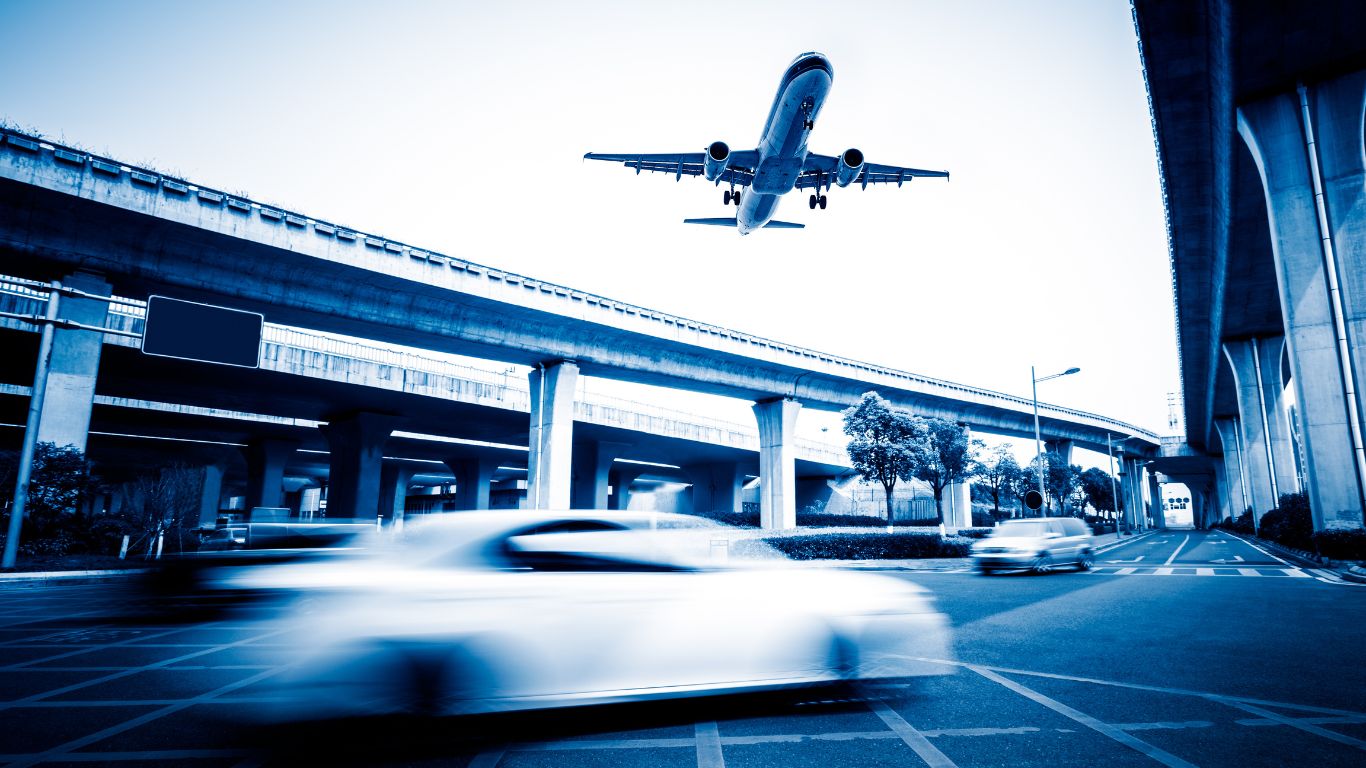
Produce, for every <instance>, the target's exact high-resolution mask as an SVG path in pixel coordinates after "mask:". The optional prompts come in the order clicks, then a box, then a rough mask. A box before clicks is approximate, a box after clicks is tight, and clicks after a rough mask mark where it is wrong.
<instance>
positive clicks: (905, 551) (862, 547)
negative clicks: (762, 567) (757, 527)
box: [732, 523, 972, 560]
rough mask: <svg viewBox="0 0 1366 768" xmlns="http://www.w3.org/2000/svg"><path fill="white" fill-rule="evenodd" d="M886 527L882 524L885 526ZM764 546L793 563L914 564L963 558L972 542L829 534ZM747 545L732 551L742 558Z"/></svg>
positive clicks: (736, 545) (922, 535) (921, 536)
mask: <svg viewBox="0 0 1366 768" xmlns="http://www.w3.org/2000/svg"><path fill="white" fill-rule="evenodd" d="M884 525H885V523H884ZM760 541H762V542H763V543H765V544H767V545H769V546H771V547H773V548H774V549H776V550H778V551H779V552H782V553H783V554H785V555H787V556H788V557H790V558H792V559H793V560H914V559H922V558H927V557H966V556H967V554H968V548H969V546H970V545H971V543H972V542H971V540H970V539H967V538H964V537H961V536H946V537H941V536H939V534H937V533H911V532H909V531H903V532H899V533H871V532H870V533H828V534H813V535H809V536H800V535H799V536H775V537H773V538H767V539H761V540H760ZM746 544H747V542H746V541H743V540H742V541H737V542H735V543H734V544H733V545H732V546H733V548H734V549H733V551H734V552H735V554H737V555H744V553H745V545H746Z"/></svg>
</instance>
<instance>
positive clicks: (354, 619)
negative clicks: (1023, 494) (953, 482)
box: [236, 510, 951, 719]
mask: <svg viewBox="0 0 1366 768" xmlns="http://www.w3.org/2000/svg"><path fill="white" fill-rule="evenodd" d="M745 537H746V534H745V533H744V532H742V531H740V530H739V529H734V528H730V527H728V526H722V525H720V524H717V523H714V522H712V521H708V520H704V519H701V518H695V517H691V516H685V515H673V514H665V513H631V512H592V511H578V510H576V511H572V512H558V513H557V512H545V511H505V510H500V511H495V512H464V513H455V514H450V515H444V516H442V517H441V518H439V519H435V520H427V521H421V522H418V523H414V524H411V525H409V526H408V527H406V528H405V530H404V531H403V532H402V534H401V540H398V541H395V542H394V543H393V544H392V545H391V546H389V547H388V548H387V549H384V548H382V549H379V550H376V551H374V552H373V553H372V554H370V555H369V556H367V557H365V558H363V559H354V558H353V559H348V560H345V561H338V562H323V563H299V564H283V565H279V566H273V567H270V568H253V569H247V570H244V571H243V572H242V573H241V574H240V575H238V576H237V577H236V578H237V580H238V582H240V583H239V586H241V587H243V588H249V589H269V590H291V591H293V592H295V593H296V594H299V595H304V596H306V597H307V600H306V601H304V605H301V606H300V607H298V608H296V609H294V610H293V611H292V612H291V614H290V615H289V617H288V620H287V623H286V625H285V626H286V628H289V627H290V623H289V622H292V623H293V624H294V625H295V626H296V627H297V629H298V630H299V633H298V634H299V637H301V638H303V640H301V642H299V643H297V644H295V645H294V649H295V652H296V653H297V656H296V657H295V658H294V659H292V660H291V661H292V662H293V666H292V668H291V671H290V672H287V673H284V674H282V675H280V684H279V686H280V689H281V690H280V693H282V694H283V696H282V697H281V698H282V699H283V701H284V702H285V703H283V704H282V705H280V707H279V708H278V709H277V710H276V712H275V714H276V716H277V717H278V718H283V719H317V718H324V717H339V716H351V715H368V714H381V713H400V712H416V713H423V714H432V715H448V714H473V713H486V712H502V711H512V710H525V709H539V708H547V707H562V706H573V705H581V704H598V703H610V702H622V701H634V700H642V699H658V698H672V697H682V696H697V695H710V694H718V693H726V692H738V691H758V690H767V689H776V688H785V687H789V686H803V685H814V684H827V683H837V682H842V681H887V680H900V679H903V678H907V677H914V676H919V675H929V674H944V673H946V672H948V671H950V669H951V667H949V666H947V665H944V664H929V663H926V662H923V661H919V660H918V659H917V657H925V658H934V659H948V658H950V656H951V650H950V649H951V637H950V629H949V623H948V620H947V618H946V617H945V616H944V615H943V614H942V613H940V612H939V611H938V610H937V609H936V607H935V604H934V600H933V597H932V596H931V595H930V594H929V593H927V592H926V591H925V590H924V589H923V588H921V587H919V586H916V585H914V584H911V583H908V582H906V581H903V580H900V579H896V578H893V577H889V576H884V575H878V574H869V573H857V572H852V571H836V570H830V569H809V568H800V567H795V566H794V565H793V564H792V563H791V562H789V561H787V560H786V559H785V558H783V557H782V556H781V555H779V554H778V553H777V552H775V551H773V550H771V549H769V548H767V547H766V546H764V545H763V544H762V543H761V542H758V541H756V540H752V539H749V540H746V538H745ZM732 542H734V543H735V546H732ZM741 552H744V553H747V554H746V555H745V557H744V558H742V557H741Z"/></svg>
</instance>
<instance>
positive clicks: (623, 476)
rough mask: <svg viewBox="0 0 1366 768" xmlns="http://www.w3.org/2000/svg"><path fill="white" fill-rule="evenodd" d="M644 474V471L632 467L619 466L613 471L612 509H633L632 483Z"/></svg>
mask: <svg viewBox="0 0 1366 768" xmlns="http://www.w3.org/2000/svg"><path fill="white" fill-rule="evenodd" d="M642 474H644V470H643V469H641V468H639V467H632V466H617V467H615V468H614V469H613V470H612V472H611V475H610V476H611V478H612V499H611V502H610V504H611V507H612V509H630V508H631V483H633V482H635V479H636V478H637V477H640V476H641V475H642Z"/></svg>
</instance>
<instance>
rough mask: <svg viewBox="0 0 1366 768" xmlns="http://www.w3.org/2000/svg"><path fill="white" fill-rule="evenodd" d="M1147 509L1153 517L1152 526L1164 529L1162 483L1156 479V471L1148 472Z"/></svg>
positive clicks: (1165, 518) (1164, 514)
mask: <svg viewBox="0 0 1366 768" xmlns="http://www.w3.org/2000/svg"><path fill="white" fill-rule="evenodd" d="M1148 509H1149V510H1150V511H1149V516H1150V517H1152V519H1153V527H1154V528H1157V529H1158V530H1164V529H1165V528H1166V527H1167V512H1166V510H1164V509H1163V508H1162V484H1161V483H1159V482H1158V481H1157V473H1156V472H1149V473H1148Z"/></svg>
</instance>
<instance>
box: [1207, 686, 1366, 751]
mask: <svg viewBox="0 0 1366 768" xmlns="http://www.w3.org/2000/svg"><path fill="white" fill-rule="evenodd" d="M1205 698H1207V699H1209V700H1210V701H1217V702H1219V703H1220V704H1225V705H1227V706H1230V707H1234V708H1235V709H1241V710H1243V711H1244V712H1247V713H1249V714H1253V715H1257V716H1258V717H1264V718H1266V719H1267V720H1274V721H1276V722H1278V723H1280V724H1282V725H1288V726H1290V727H1291V728H1296V729H1299V730H1301V731H1304V732H1305V733H1312V734H1314V735H1315V736H1321V737H1323V738H1325V739H1329V740H1330V741H1336V742H1337V743H1339V744H1346V745H1347V746H1349V747H1356V748H1357V749H1360V750H1366V741H1362V740H1361V739H1354V738H1352V737H1351V736H1347V735H1345V734H1341V733H1338V732H1336V731H1330V730H1328V729H1327V728H1320V727H1318V726H1317V725H1311V724H1309V723H1306V722H1303V721H1302V720H1297V719H1295V718H1292V717H1286V716H1285V715H1281V714H1277V713H1275V712H1271V711H1269V710H1265V709H1262V708H1261V707H1254V706H1252V705H1251V704H1245V703H1243V702H1241V701H1237V700H1235V699H1229V698H1225V697H1223V696H1206V697H1205Z"/></svg>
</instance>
